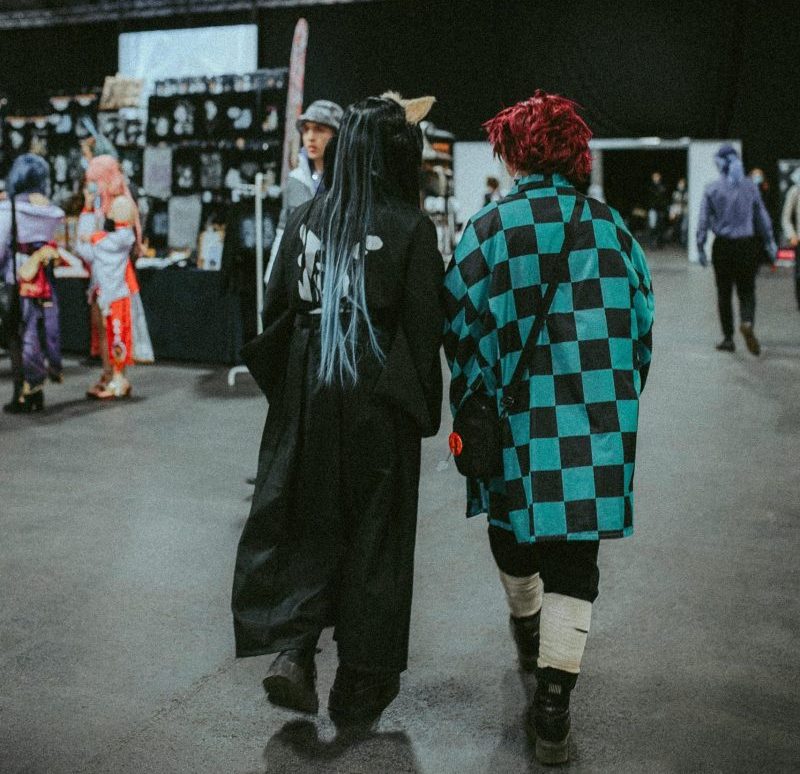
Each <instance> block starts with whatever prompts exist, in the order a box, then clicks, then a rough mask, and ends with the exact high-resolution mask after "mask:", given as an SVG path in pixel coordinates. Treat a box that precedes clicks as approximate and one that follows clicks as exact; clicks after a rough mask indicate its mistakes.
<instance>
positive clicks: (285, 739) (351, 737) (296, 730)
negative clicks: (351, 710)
mask: <svg viewBox="0 0 800 774" xmlns="http://www.w3.org/2000/svg"><path fill="white" fill-rule="evenodd" d="M264 763H265V766H266V768H265V769H264V772H263V774H277V772H288V771H291V772H292V773H293V774H306V773H307V774H312V772H313V774H319V772H323V771H324V772H331V773H333V772H348V774H374V773H375V772H393V773H394V772H397V774H419V773H420V772H421V769H420V767H419V763H418V762H417V759H416V756H415V755H414V750H413V748H412V746H411V740H410V739H409V738H408V735H407V734H406V733H405V732H404V731H390V732H384V733H380V732H374V731H355V730H354V731H351V732H342V733H337V735H336V736H335V737H334V738H333V739H332V740H331V741H326V740H324V739H320V737H319V730H318V728H317V726H316V725H315V724H314V723H312V722H311V721H310V720H293V721H291V722H290V723H287V724H286V725H285V726H284V727H283V728H281V729H280V731H278V732H277V733H276V734H275V735H274V736H273V737H272V738H271V739H270V740H269V742H268V743H267V746H266V747H265V748H264ZM253 774H255V772H254V773H253ZM259 774H260V773H259Z"/></svg>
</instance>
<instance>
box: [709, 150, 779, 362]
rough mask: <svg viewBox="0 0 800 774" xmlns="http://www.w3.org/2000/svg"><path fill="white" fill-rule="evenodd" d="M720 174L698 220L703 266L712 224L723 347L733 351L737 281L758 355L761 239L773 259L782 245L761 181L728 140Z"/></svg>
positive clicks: (748, 340) (743, 329)
mask: <svg viewBox="0 0 800 774" xmlns="http://www.w3.org/2000/svg"><path fill="white" fill-rule="evenodd" d="M714 161H715V162H716V165H717V168H718V169H719V172H720V175H719V177H718V178H717V179H716V180H715V181H714V182H713V183H709V184H708V185H707V186H706V189H705V191H704V192H703V201H702V203H701V205H700V219H699V223H698V226H697V250H698V254H699V258H700V264H701V265H702V266H707V265H708V259H707V258H706V253H705V245H706V238H707V236H708V232H709V230H710V231H711V232H712V233H713V234H714V242H713V246H712V248H711V261H712V263H713V265H714V277H715V279H716V282H717V304H718V307H719V320H720V323H721V325H722V336H723V339H722V341H721V342H720V343H719V344H717V349H718V350H720V351H721V352H734V351H735V350H736V345H735V344H734V342H733V306H732V304H731V296H732V294H733V289H734V287H735V288H736V295H737V296H738V297H739V318H740V321H741V322H740V325H739V332H740V333H741V334H742V336H743V337H744V341H745V344H746V346H747V349H748V350H749V351H750V352H751V353H752V354H753V355H759V354H761V344H760V343H759V341H758V339H757V338H756V334H755V332H754V330H753V325H754V322H755V312H756V271H757V269H758V241H759V240H760V241H761V242H762V244H763V246H764V250H765V251H766V252H767V254H768V255H769V256H770V258H771V259H772V260H773V261H774V260H775V258H776V256H777V252H778V248H777V246H776V244H775V237H774V236H773V233H772V222H771V221H770V217H769V214H768V213H767V209H766V207H765V206H764V201H763V200H762V198H761V194H760V192H759V190H758V187H757V186H756V184H755V183H754V182H753V181H752V180H751V179H750V178H749V177H747V176H746V175H745V172H744V166H743V165H742V160H741V158H739V154H738V153H737V152H736V149H735V148H734V147H733V146H732V145H729V144H727V143H726V144H725V145H723V146H721V147H720V149H719V150H718V151H717V153H716V155H715V156H714Z"/></svg>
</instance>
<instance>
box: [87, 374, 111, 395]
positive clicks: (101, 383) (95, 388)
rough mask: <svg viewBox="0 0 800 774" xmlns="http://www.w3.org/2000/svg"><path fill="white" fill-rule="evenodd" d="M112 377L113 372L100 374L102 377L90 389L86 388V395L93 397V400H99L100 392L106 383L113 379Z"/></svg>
mask: <svg viewBox="0 0 800 774" xmlns="http://www.w3.org/2000/svg"><path fill="white" fill-rule="evenodd" d="M111 377H112V375H111V374H100V378H99V379H98V380H97V383H96V384H93V385H92V386H91V387H90V388H89V389H88V390H86V397H87V398H91V399H92V400H97V398H98V397H99V395H100V393H101V392H103V391H104V390H105V388H106V385H107V384H108V383H109V382H110V381H111Z"/></svg>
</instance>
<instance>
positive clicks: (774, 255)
mask: <svg viewBox="0 0 800 774" xmlns="http://www.w3.org/2000/svg"><path fill="white" fill-rule="evenodd" d="M767 255H768V256H769V259H770V261H772V265H773V266H774V265H775V261H777V260H778V245H776V244H775V242H772V243H771V244H770V245H769V247H768V248H767Z"/></svg>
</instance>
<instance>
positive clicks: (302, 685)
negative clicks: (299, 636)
mask: <svg viewBox="0 0 800 774" xmlns="http://www.w3.org/2000/svg"><path fill="white" fill-rule="evenodd" d="M315 653H316V649H315V648H311V649H310V650H284V651H283V652H282V653H279V654H278V657H277V658H276V659H275V660H274V661H273V662H272V665H271V666H270V668H269V672H267V676H266V677H265V678H264V680H263V685H264V690H265V691H266V692H267V696H268V697H269V700H270V701H271V702H272V703H273V704H277V705H278V706H279V707H286V708H287V709H292V710H297V711H298V712H309V713H311V714H312V715H316V714H317V712H318V710H319V697H318V696H317V667H316V665H315V664H314V655H315Z"/></svg>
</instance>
